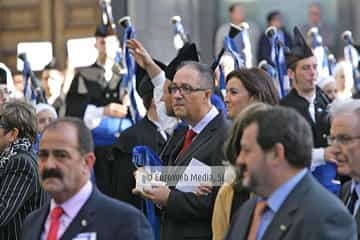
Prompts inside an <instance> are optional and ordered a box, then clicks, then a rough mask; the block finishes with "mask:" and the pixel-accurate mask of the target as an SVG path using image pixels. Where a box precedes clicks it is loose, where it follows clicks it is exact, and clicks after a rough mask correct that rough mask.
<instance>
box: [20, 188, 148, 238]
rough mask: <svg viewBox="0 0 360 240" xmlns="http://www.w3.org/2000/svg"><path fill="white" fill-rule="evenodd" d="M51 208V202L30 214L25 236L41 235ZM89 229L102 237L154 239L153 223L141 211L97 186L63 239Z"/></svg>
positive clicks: (23, 236) (86, 231) (24, 229)
mask: <svg viewBox="0 0 360 240" xmlns="http://www.w3.org/2000/svg"><path fill="white" fill-rule="evenodd" d="M49 209H50V205H49V204H48V205H47V206H46V207H43V208H41V209H39V210H36V211H34V212H33V213H31V214H30V215H29V216H28V217H27V218H26V220H25V222H24V228H23V231H22V238H21V239H23V240H29V239H31V240H32V239H34V240H35V239H40V235H41V233H42V232H43V231H44V226H45V221H46V218H47V216H48V214H49ZM89 232H95V233H96V237H97V238H96V239H99V240H103V239H104V240H107V239H109V240H110V239H136V240H137V239H146V240H147V239H153V233H152V230H151V227H150V224H149V223H148V222H147V220H146V218H145V217H144V215H143V214H142V213H141V212H140V211H138V210H137V209H135V208H133V207H131V206H130V205H128V204H126V203H123V202H120V201H116V200H114V199H112V198H109V197H107V196H105V195H104V194H102V193H101V192H99V191H98V190H97V189H96V188H94V190H93V192H92V194H91V195H90V198H89V199H88V200H87V202H86V203H85V205H84V206H83V207H82V208H81V209H80V212H79V213H78V215H77V216H76V217H75V219H74V220H73V221H72V222H71V223H70V225H69V226H68V228H67V229H66V230H65V232H64V234H63V236H62V237H61V239H60V240H70V239H73V238H75V237H76V236H77V235H78V234H80V233H89Z"/></svg>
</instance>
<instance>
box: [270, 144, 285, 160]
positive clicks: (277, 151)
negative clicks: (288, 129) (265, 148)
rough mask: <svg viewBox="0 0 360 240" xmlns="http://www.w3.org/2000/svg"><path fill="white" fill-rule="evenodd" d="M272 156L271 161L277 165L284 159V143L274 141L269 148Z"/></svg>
mask: <svg viewBox="0 0 360 240" xmlns="http://www.w3.org/2000/svg"><path fill="white" fill-rule="evenodd" d="M271 152H272V154H273V156H272V163H273V164H275V165H279V164H281V163H283V162H284V161H285V148H284V145H282V144H281V143H276V144H275V145H274V147H273V149H272V150H271Z"/></svg>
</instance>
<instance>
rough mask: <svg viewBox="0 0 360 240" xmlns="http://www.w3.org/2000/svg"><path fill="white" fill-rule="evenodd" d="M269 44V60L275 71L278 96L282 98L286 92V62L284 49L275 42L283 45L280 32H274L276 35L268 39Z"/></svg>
mask: <svg viewBox="0 0 360 240" xmlns="http://www.w3.org/2000/svg"><path fill="white" fill-rule="evenodd" d="M269 41H270V44H271V60H272V62H273V63H274V64H275V69H276V72H277V74H276V76H277V78H276V79H277V81H278V84H277V85H278V86H279V91H280V92H279V96H280V98H282V97H284V96H285V95H286V94H287V92H286V84H285V79H286V76H287V68H286V60H285V53H284V49H283V48H282V47H281V46H279V44H277V42H281V43H283V44H285V36H284V33H283V32H282V31H279V30H278V31H276V33H275V34H274V35H273V36H272V37H271V38H269Z"/></svg>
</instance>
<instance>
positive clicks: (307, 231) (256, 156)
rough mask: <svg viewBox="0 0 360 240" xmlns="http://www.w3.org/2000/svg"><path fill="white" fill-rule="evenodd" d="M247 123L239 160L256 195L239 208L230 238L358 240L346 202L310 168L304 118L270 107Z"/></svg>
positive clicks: (246, 182) (309, 139) (309, 142)
mask: <svg viewBox="0 0 360 240" xmlns="http://www.w3.org/2000/svg"><path fill="white" fill-rule="evenodd" d="M243 122H244V131H243V134H242V137H241V140H240V142H239V147H240V153H239V155H238V157H237V160H236V164H237V165H238V166H240V167H243V168H244V169H243V170H244V175H243V179H242V184H243V186H244V187H247V188H249V190H251V191H252V192H254V193H255V194H256V195H257V196H256V197H253V198H251V199H249V200H248V201H246V202H245V203H244V204H243V205H242V206H241V207H240V209H239V210H238V212H237V213H236V215H235V216H234V218H233V219H232V223H231V226H230V229H229V232H228V234H227V237H226V239H228V240H232V239H237V240H239V239H257V240H258V239H282V240H286V239H289V240H290V239H299V240H300V239H307V240H309V239H310V240H311V239H314V240H315V239H316V240H317V239H357V235H356V226H355V221H354V219H353V218H352V217H351V216H350V214H349V213H348V211H347V210H346V209H345V207H344V205H343V204H342V203H341V201H340V200H339V199H338V198H336V196H335V195H334V194H332V193H330V192H329V191H327V190H326V189H325V188H323V187H322V186H321V185H320V184H319V183H318V182H317V181H316V180H315V179H314V178H313V177H312V175H311V174H310V173H309V171H308V170H307V168H308V167H309V166H310V163H311V150H312V146H313V143H312V136H311V130H310V127H309V125H308V123H307V122H306V120H305V119H304V118H303V117H301V116H300V114H299V113H297V112H296V111H295V110H293V109H290V108H284V107H272V108H270V109H266V110H262V111H258V112H254V113H249V114H248V115H247V116H245V117H244V119H243ZM234 134H236V133H234Z"/></svg>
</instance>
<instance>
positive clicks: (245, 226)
mask: <svg viewBox="0 0 360 240" xmlns="http://www.w3.org/2000/svg"><path fill="white" fill-rule="evenodd" d="M243 207H244V208H243V209H244V211H238V216H237V219H239V222H236V226H241V227H238V229H239V232H238V233H237V236H238V237H239V238H237V237H236V239H244V240H245V239H247V235H248V231H249V228H250V224H251V221H252V218H253V217H252V216H253V214H254V210H255V207H256V197H253V198H252V199H250V200H249V205H244V206H243Z"/></svg>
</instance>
